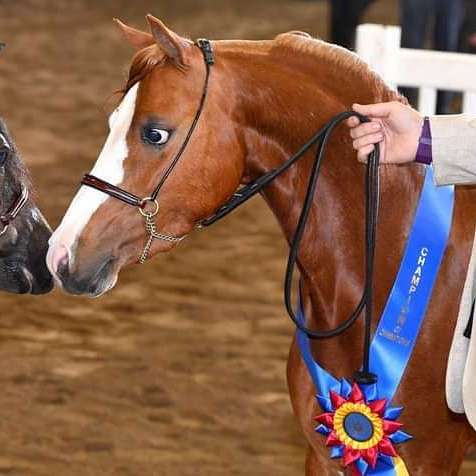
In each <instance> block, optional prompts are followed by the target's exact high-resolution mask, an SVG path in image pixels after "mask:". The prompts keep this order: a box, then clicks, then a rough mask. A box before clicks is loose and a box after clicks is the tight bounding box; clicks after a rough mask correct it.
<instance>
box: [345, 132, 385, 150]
mask: <svg viewBox="0 0 476 476" xmlns="http://www.w3.org/2000/svg"><path fill="white" fill-rule="evenodd" d="M382 141H383V134H382V133H381V132H377V133H376V134H367V135H365V136H363V137H359V138H358V139H355V140H354V141H353V142H352V146H353V147H354V149H355V150H360V149H362V148H363V147H367V146H368V145H374V144H377V143H378V142H382Z"/></svg>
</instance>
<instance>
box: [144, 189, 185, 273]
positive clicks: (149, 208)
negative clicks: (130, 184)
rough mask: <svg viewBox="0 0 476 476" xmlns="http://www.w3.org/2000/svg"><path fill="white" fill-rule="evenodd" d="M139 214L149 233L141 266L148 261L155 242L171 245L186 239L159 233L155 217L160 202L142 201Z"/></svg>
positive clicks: (149, 198)
mask: <svg viewBox="0 0 476 476" xmlns="http://www.w3.org/2000/svg"><path fill="white" fill-rule="evenodd" d="M139 212H140V214H141V215H142V216H143V217H144V220H145V231H146V232H147V233H148V238H147V241H146V243H145V245H144V249H143V250H142V253H141V255H140V257H139V263H140V264H144V263H145V262H146V261H147V258H148V257H149V254H150V249H151V247H152V243H153V242H154V240H162V241H167V242H169V243H179V242H181V241H182V240H183V239H184V238H185V236H180V237H178V236H172V235H167V234H165V233H159V232H158V231H157V225H156V224H155V220H154V217H155V216H156V215H157V214H158V213H159V202H158V201H157V199H155V198H152V197H146V198H144V199H142V202H141V206H140V207H139Z"/></svg>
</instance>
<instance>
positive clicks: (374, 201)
mask: <svg viewBox="0 0 476 476" xmlns="http://www.w3.org/2000/svg"><path fill="white" fill-rule="evenodd" d="M350 117H358V118H359V119H360V121H361V122H369V119H368V118H367V117H365V116H362V115H360V114H358V113H356V112H353V111H347V112H343V113H341V114H339V115H337V116H336V117H334V118H333V119H332V120H331V121H330V122H329V123H327V124H326V125H325V126H324V127H323V128H322V129H321V130H320V131H319V132H317V133H316V134H315V135H314V136H313V137H312V138H311V139H310V140H309V141H308V142H307V143H306V144H304V145H303V146H302V147H301V149H300V150H299V151H298V152H296V154H294V155H293V156H292V157H290V158H289V159H288V160H287V161H286V162H285V163H284V164H283V165H281V166H280V167H278V168H277V169H274V170H271V171H270V172H268V173H266V174H264V175H263V176H261V177H259V178H258V179H256V180H255V181H253V182H251V183H250V184H248V185H246V186H244V187H242V188H241V189H239V190H238V192H236V193H235V194H234V195H233V196H232V198H231V199H230V200H229V201H228V202H227V203H226V204H225V205H223V206H222V207H220V208H219V209H218V211H217V212H216V213H215V214H214V215H213V216H211V217H209V218H207V219H206V220H204V221H203V222H201V223H200V226H210V225H212V224H213V223H215V222H216V221H218V220H220V219H221V218H223V217H225V216H226V215H228V214H229V213H231V212H232V211H233V210H235V208H237V207H239V206H240V205H242V204H243V203H245V202H246V201H248V200H249V199H250V198H252V197H253V196H254V195H256V194H257V193H259V192H261V191H262V190H263V189H264V188H265V187H266V186H267V185H269V184H270V183H271V182H272V181H273V180H274V179H275V178H276V177H278V176H279V175H281V174H282V173H283V172H285V171H286V170H287V169H288V168H289V167H291V166H292V165H293V164H294V163H295V162H297V161H298V160H299V159H300V158H301V157H303V156H304V155H305V154H306V152H308V151H309V150H310V149H311V148H312V147H313V146H314V145H316V144H318V147H317V151H316V154H315V160H314V164H313V166H312V170H311V175H310V178H309V184H308V188H307V192H306V197H305V199H304V204H303V208H302V211H301V214H300V216H299V220H298V224H297V227H296V231H295V232H294V236H293V238H292V240H291V243H290V251H289V257H288V263H287V267H286V273H285V278H284V302H285V306H286V310H287V312H288V314H289V317H290V318H291V320H292V321H293V323H294V325H295V326H296V327H297V328H298V329H299V330H300V331H302V332H304V333H305V334H306V335H307V336H308V337H309V338H310V339H328V338H331V337H336V336H339V335H341V334H342V333H344V332H345V331H346V330H347V329H349V328H350V327H351V326H352V325H353V324H354V323H355V321H357V319H358V318H359V316H360V315H361V314H362V311H363V310H364V308H365V315H364V318H365V323H364V352H363V355H364V357H363V365H362V370H359V371H358V372H357V373H356V375H355V380H356V381H357V382H358V383H361V384H370V383H375V382H376V381H377V377H376V375H374V374H372V373H371V372H370V362H369V354H370V342H371V330H372V303H373V271H374V256H375V241H376V230H377V215H378V206H379V174H378V166H379V159H380V147H379V145H378V144H377V145H376V147H375V150H374V152H372V154H370V156H369V160H368V163H367V174H366V184H365V186H366V194H365V196H366V198H365V202H366V206H365V222H366V227H365V243H366V246H365V284H364V290H363V293H362V297H361V299H360V301H359V303H358V304H357V307H356V308H355V310H354V311H353V312H352V314H351V315H350V316H349V317H348V318H347V319H346V320H345V321H344V322H343V323H342V324H340V325H339V326H337V327H336V328H334V329H330V330H327V331H316V330H313V329H310V328H308V327H306V325H304V324H303V323H301V322H300V320H299V319H298V318H297V316H296V314H295V312H294V308H293V303H292V283H293V276H294V269H295V267H296V262H297V257H298V252H299V246H300V244H301V241H302V237H303V235H304V232H305V228H306V223H307V219H308V217H309V213H310V211H311V208H312V204H313V200H314V196H315V192H316V188H317V180H318V178H319V173H320V170H321V165H322V162H323V160H324V157H325V155H326V151H327V147H328V144H329V140H330V138H331V136H332V133H333V132H334V130H335V129H336V127H337V126H338V125H339V124H341V123H342V122H343V121H345V120H347V119H349V118H350Z"/></svg>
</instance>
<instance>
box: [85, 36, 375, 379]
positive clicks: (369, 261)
mask: <svg viewBox="0 0 476 476" xmlns="http://www.w3.org/2000/svg"><path fill="white" fill-rule="evenodd" d="M195 44H196V45H197V46H198V47H199V48H200V49H201V51H202V53H203V57H204V60H205V65H206V78H205V84H204V87H203V92H202V96H201V99H200V103H199V107H198V110H197V113H196V115H195V118H194V120H193V122H192V125H191V126H190V129H189V131H188V133H187V136H186V137H185V140H184V142H183V143H182V145H181V147H180V149H179V151H178V152H177V154H176V155H175V157H174V159H173V160H172V162H171V163H170V165H169V166H168V168H167V169H166V170H165V172H164V174H163V175H162V177H161V179H160V181H159V183H158V185H157V187H156V188H155V190H154V191H153V193H152V195H150V196H149V197H146V198H140V197H138V196H137V195H134V194H133V193H130V192H128V191H126V190H124V189H122V188H120V187H117V186H116V185H112V184H110V183H108V182H106V181H104V180H102V179H100V178H98V177H94V176H93V175H90V174H87V175H85V176H84V178H83V180H82V182H81V183H82V184H83V185H86V186H88V187H92V188H94V189H96V190H99V191H101V192H104V193H106V194H108V195H110V196H111V197H114V198H116V199H118V200H121V201H122V202H124V203H127V204H128V205H132V206H135V207H138V208H139V210H140V212H141V214H142V215H143V216H144V217H145V220H146V230H147V232H148V233H149V239H148V241H147V243H146V245H145V247H144V251H143V252H142V255H141V257H140V258H139V261H140V262H141V263H143V262H144V261H145V260H146V259H147V256H148V253H149V250H150V246H151V244H152V241H153V240H154V239H162V240H165V241H174V242H175V241H180V240H181V239H182V238H178V237H173V236H170V235H164V234H160V233H157V232H156V230H155V223H154V221H153V217H154V216H155V215H156V214H157V212H158V210H159V204H158V202H157V196H158V194H159V191H160V188H161V187H162V185H163V184H164V182H165V181H166V179H167V178H168V176H169V175H170V173H171V172H172V170H173V169H174V167H175V166H176V164H177V162H178V161H179V159H180V157H181V156H182V154H183V152H184V150H185V149H186V147H187V145H188V142H189V141H190V138H191V136H192V134H193V132H194V130H195V128H196V126H197V123H198V120H199V119H200V115H201V113H202V110H203V107H204V104H205V99H206V96H207V92H208V83H209V77H210V67H211V66H212V65H213V64H214V57H213V51H212V47H211V44H210V42H209V41H208V40H198V41H197V42H196V43H195ZM353 116H355V117H358V118H359V119H360V120H361V121H362V122H369V119H368V118H367V117H365V116H362V115H360V114H358V113H356V112H353V111H347V112H343V113H341V114H338V115H337V116H335V117H334V118H332V119H331V120H330V121H329V122H328V123H327V124H325V125H324V127H323V128H322V129H321V130H319V131H318V132H317V133H316V134H314V135H313V136H312V137H311V138H310V139H309V140H308V142H306V143H305V144H304V145H303V146H302V147H301V148H300V149H299V150H298V151H297V152H296V153H295V154H294V155H292V156H291V157H289V158H288V159H287V160H286V161H285V162H284V163H283V164H282V165H281V166H279V167H278V168H276V169H273V170H270V171H269V172H267V173H265V174H264V175H262V176H261V177H258V178H257V179H256V180H254V181H252V182H251V183H249V184H248V185H246V186H244V187H241V188H240V189H239V190H238V191H237V192H235V193H234V194H233V196H232V197H231V198H230V199H229V200H228V201H227V202H226V203H225V204H224V205H222V206H221V207H220V208H219V209H218V210H217V211H216V212H215V213H214V214H213V215H212V216H210V217H208V218H206V219H204V220H202V221H201V222H200V223H199V224H198V225H197V227H198V228H201V227H206V226H210V225H212V224H213V223H215V222H216V221H218V220H220V219H221V218H223V217H225V216H226V215H228V214H229V213H231V212H232V211H233V210H234V209H235V208H237V207H239V206H240V205H242V204H243V203H245V202H246V201H248V200H249V199H250V198H252V197H253V196H254V195H256V194H257V193H260V192H262V191H263V189H264V188H265V187H266V186H267V185H269V184H270V183H271V182H272V181H273V180H275V179H276V178H277V177H278V176H280V175H281V174H283V173H284V172H285V171H287V170H288V169H289V168H290V167H291V166H292V165H293V164H295V163H296V162H297V161H298V160H299V159H301V158H302V157H303V156H305V155H306V154H307V153H308V152H309V151H310V150H311V149H312V147H314V146H315V145H317V151H316V153H315V160H314V164H313V167H312V170H311V174H310V178H309V185H308V189H307V192H306V196H305V199H304V204H303V208H302V211H301V215H300V217H299V220H298V223H297V227H296V231H295V233H294V236H293V238H292V240H291V244H290V252H289V257H288V264H287V268H286V275H285V284H284V301H285V305H286V310H287V312H288V314H289V317H290V318H291V320H292V321H293V323H294V324H295V326H296V327H297V328H298V329H299V330H300V331H302V332H304V333H305V334H306V335H307V336H308V337H309V338H310V339H327V338H330V337H335V336H338V335H340V334H342V333H344V332H345V331H346V330H347V329H349V328H350V327H351V326H352V325H353V324H354V323H355V322H356V321H357V319H358V318H359V317H360V316H361V315H362V312H363V311H364V309H365V314H364V320H365V325H364V352H363V364H362V367H361V370H359V371H358V372H357V373H356V375H355V380H356V381H357V382H359V383H361V384H369V383H373V382H375V381H376V379H377V378H376V376H375V375H374V374H372V373H371V372H370V370H369V369H370V363H369V352H370V339H371V325H372V304H373V275H374V272H373V265H374V255H375V240H376V231H377V214H378V204H379V189H380V187H379V173H378V166H379V157H380V147H379V145H378V144H377V145H376V147H375V151H374V152H372V154H371V155H370V157H369V160H368V163H367V176H366V202H365V203H366V211H365V222H366V228H365V238H366V248H365V250H366V254H365V282H364V289H363V292H362V298H361V299H360V302H359V303H358V304H357V306H356V308H355V310H354V312H352V314H351V315H350V316H349V317H348V318H347V319H346V320H345V321H344V322H343V323H342V324H341V325H339V326H337V327H336V328H335V329H331V330H327V331H316V330H313V329H310V328H308V327H306V326H305V325H304V324H302V323H301V322H300V321H299V319H298V318H297V316H296V314H295V312H294V309H293V305H292V283H293V274H294V269H295V266H296V262H297V256H298V251H299V246H300V244H301V241H302V237H303V235H304V231H305V226H306V223H307V219H308V217H309V213H310V211H311V208H312V204H313V201H314V196H315V192H316V188H317V179H318V177H319V173H320V169H321V165H322V162H323V160H324V157H325V153H326V150H327V146H328V143H329V140H330V137H331V135H332V133H333V132H334V130H335V129H336V128H337V126H339V125H340V124H341V123H342V122H343V121H345V120H346V119H348V118H350V117H353Z"/></svg>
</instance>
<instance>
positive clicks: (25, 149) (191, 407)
mask: <svg viewBox="0 0 476 476" xmlns="http://www.w3.org/2000/svg"><path fill="white" fill-rule="evenodd" d="M332 3H333V6H334V13H333V15H331V11H330V3H329V2H327V1H324V0H322V1H319V0H201V1H200V2H197V1H196V0H162V1H160V2H159V1H156V0H154V1H151V0H134V1H133V2H131V1H128V0H102V1H101V2H98V1H96V0H68V1H66V0H63V1H62V0H16V1H14V2H13V1H7V0H4V1H0V12H1V15H0V40H2V41H4V42H6V43H7V44H8V47H7V49H6V50H5V51H4V53H3V54H2V56H1V58H0V72H1V73H0V98H1V100H0V101H1V102H0V104H1V109H0V114H1V115H2V116H3V117H4V118H5V120H6V121H7V124H8V125H9V127H10V129H11V132H12V134H13V136H14V137H15V139H16V141H17V143H18V146H19V149H20V151H21V152H22V155H23V158H24V160H25V162H26V163H27V164H28V166H29V167H30V170H31V174H32V177H33V181H34V183H35V184H36V189H37V194H38V202H39V204H40V206H41V208H42V210H43V211H44V213H45V215H46V216H47V217H48V219H49V221H50V223H51V225H52V226H53V227H55V226H57V224H58V223H59V220H60V218H61V216H62V215H63V213H64V211H65V209H66V207H67V205H68V204H69V202H70V200H71V198H72V197H73V195H74V194H75V192H76V190H77V187H78V181H79V179H80V177H81V176H82V174H83V173H84V172H86V171H88V170H89V169H90V168H91V165H92V163H93V162H94V161H95V159H96V157H97V154H98V152H99V150H100V148H101V146H102V143H103V141H104V138H105V137H106V133H107V128H106V125H107V122H106V118H107V115H108V111H109V110H110V108H111V107H112V105H113V104H114V98H113V97H112V93H113V92H114V91H116V90H118V89H119V88H121V86H122V85H123V81H124V79H125V72H126V69H127V66H128V64H129V60H130V58H131V55H132V51H131V49H130V48H129V46H128V45H127V44H125V43H124V41H123V40H122V37H121V36H120V35H119V33H118V31H116V28H115V27H114V25H113V23H112V21H111V19H112V18H113V17H119V18H121V19H122V20H124V21H126V22H128V23H129V24H131V25H133V26H135V27H140V28H145V19H144V15H145V14H146V13H149V12H150V13H153V14H154V15H156V16H158V17H160V18H161V19H163V20H165V21H166V22H167V23H168V25H169V26H171V27H172V28H173V29H175V30H176V31H178V32H180V33H182V34H183V35H187V36H190V37H192V38H194V37H201V36H205V37H209V38H211V39H218V38H248V39H261V38H272V37H273V36H274V35H276V34H278V33H281V32H283V31H287V30H296V29H299V30H304V31H307V32H309V33H311V34H313V35H315V36H319V37H322V38H326V39H328V38H331V37H332V38H334V39H335V40H336V41H338V42H340V43H343V44H346V45H347V46H350V47H351V46H352V42H353V33H352V31H353V28H354V26H355V24H356V23H357V22H359V21H368V22H375V23H381V24H396V23H399V21H400V20H399V3H398V1H397V0H375V1H373V2H367V1H360V0H345V1H342V2H339V1H335V2H332ZM341 3H342V5H340V4H341ZM402 3H405V2H402ZM407 3H409V4H410V6H415V5H416V4H418V3H420V2H419V1H416V0H410V1H408V2H407ZM421 3H438V4H443V5H452V4H456V3H459V0H440V1H436V2H432V1H430V0H425V1H423V2H421ZM354 7H355V9H356V10H355V11H354ZM470 7H471V8H472V9H473V10H474V8H473V7H472V6H471V5H470ZM435 8H436V7H435ZM435 8H434V7H433V6H431V11H433V12H434V11H436V10H435ZM470 10H471V9H470V8H469V9H468V10H467V12H468V13H469V12H470ZM412 15H418V13H415V12H414V13H413V14H412ZM442 15H445V14H444V13H442ZM458 15H460V16H458ZM410 17H411V15H410ZM331 18H333V20H334V21H333V25H332V26H331V22H330V20H331ZM451 18H453V19H455V21H454V23H455V24H452V25H450V26H448V31H451V33H448V35H449V36H451V38H453V37H454V35H455V29H456V30H457V37H458V41H457V44H456V46H455V45H454V38H453V39H452V40H451V41H449V42H448V49H456V48H457V49H464V50H466V51H469V50H470V49H471V48H472V47H473V46H472V45H474V44H475V42H476V38H475V36H474V35H473V32H476V28H473V27H472V25H473V23H472V22H471V21H470V20H472V18H471V16H466V17H465V16H464V14H462V13H459V12H456V13H454V12H452V13H451ZM427 22H428V31H424V32H423V33H422V31H420V30H421V28H423V27H421V25H420V26H418V29H419V31H420V33H422V35H423V40H421V41H420V39H419V38H417V40H418V41H420V43H421V46H423V45H425V46H432V44H433V43H432V42H433V41H435V37H434V36H433V35H432V32H431V30H432V28H431V27H432V25H433V26H434V25H436V24H437V23H438V20H437V19H436V18H435V15H434V14H432V15H430V16H429V17H428V19H427ZM412 28H413V27H412ZM441 28H443V27H441ZM411 31H413V30H411ZM461 31H464V32H465V33H461ZM440 39H441V38H440ZM449 43H451V44H449ZM416 46H419V45H417V44H415V45H414V47H416ZM453 101H454V98H452V97H451V96H450V98H449V99H445V98H443V99H442V103H441V104H442V106H441V107H442V108H443V107H450V108H451V107H453V106H452V104H453ZM448 104H450V106H448ZM285 255H286V246H285V243H284V240H283V239H282V237H281V235H280V233H279V230H278V228H277V226H276V223H275V222H274V219H273V217H272V216H271V214H270V213H269V212H268V210H267V209H266V207H265V205H264V203H262V202H261V201H260V199H257V200H255V201H254V203H253V204H251V205H250V206H248V207H245V208H244V209H242V210H240V211H238V212H237V213H235V214H234V215H233V216H231V217H230V218H228V219H227V220H226V222H225V223H222V224H219V225H217V226H216V227H213V228H212V229H209V230H207V231H205V232H203V233H197V234H195V235H194V236H192V237H190V239H188V240H187V241H186V242H184V243H183V244H182V245H180V246H179V247H178V248H177V249H176V250H175V251H174V252H173V253H170V254H168V255H163V256H159V257H157V258H156V259H155V260H153V261H152V262H149V263H148V264H146V265H145V266H141V267H139V266H135V267H132V268H130V269H128V270H126V271H124V272H123V273H122V275H121V278H120V282H119V284H118V285H117V287H116V288H115V289H114V290H113V291H112V292H110V293H109V294H108V295H107V296H104V297H102V298H100V299H98V300H88V299H83V298H75V297H69V296H66V295H63V294H62V293H61V292H58V291H54V292H53V293H52V294H50V295H48V296H45V297H40V298H36V297H25V296H22V297H17V296H12V295H7V294H0V308H1V309H2V316H1V319H0V387H1V392H0V448H1V451H0V474H1V475H21V476H24V475H45V476H46V475H48V476H56V475H60V476H62V475H68V476H69V475H71V476H76V475H78V476H79V475H81V476H87V475H93V476H97V475H124V476H126V475H133V476H137V475H141V476H142V475H161V476H162V475H165V476H188V475H194V476H197V475H207V476H218V475H220V476H222V475H253V476H259V475H271V474H272V475H274V476H284V475H286V476H289V475H300V474H302V468H303V461H304V448H305V445H304V443H303V439H302V437H301V435H300V431H299V429H298V426H297V424H296V423H295V420H294V418H293V416H292V412H291V408H290V404H289V398H288V394H287V388H286V382H285V362H286V357H287V352H288V348H289V345H290V341H291V337H292V334H293V328H292V327H291V325H290V323H289V322H288V320H287V318H286V317H285V313H284V309H283V305H282V301H281V283H282V274H283V271H284V265H285ZM471 468H473V469H471ZM461 474H462V475H464V476H469V475H476V466H474V465H472V463H470V462H468V463H467V465H466V466H465V469H464V471H463V472H462V473H461Z"/></svg>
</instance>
